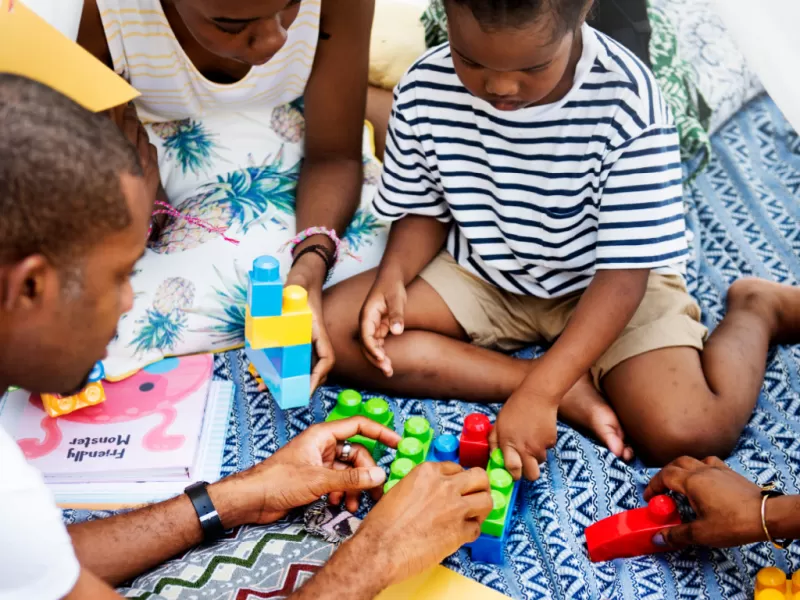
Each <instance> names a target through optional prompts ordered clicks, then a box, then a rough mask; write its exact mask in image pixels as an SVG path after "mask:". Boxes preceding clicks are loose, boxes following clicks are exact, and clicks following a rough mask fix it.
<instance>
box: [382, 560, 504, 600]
mask: <svg viewBox="0 0 800 600" xmlns="http://www.w3.org/2000/svg"><path fill="white" fill-rule="evenodd" d="M449 598H458V599H461V598H469V600H503V599H505V598H508V596H504V595H503V594H501V593H500V592H496V591H494V590H493V589H490V588H488V587H486V586H485V585H481V584H480V583H478V582H477V581H473V580H472V579H469V578H468V577H464V576H463V575H459V574H458V573H456V572H454V571H451V570H450V569H447V568H445V567H443V566H441V565H437V566H435V567H434V568H432V569H430V570H428V571H425V572H424V573H422V574H421V575H417V576H416V577H414V578H412V579H409V580H408V581H404V582H403V583H400V584H398V585H394V586H392V587H390V588H389V589H387V590H386V591H384V592H383V593H381V594H380V595H379V596H378V597H377V598H376V600H444V599H449Z"/></svg>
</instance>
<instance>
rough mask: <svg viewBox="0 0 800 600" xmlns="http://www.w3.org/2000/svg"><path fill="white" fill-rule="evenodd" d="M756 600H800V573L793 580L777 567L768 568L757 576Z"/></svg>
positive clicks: (793, 576)
mask: <svg viewBox="0 0 800 600" xmlns="http://www.w3.org/2000/svg"><path fill="white" fill-rule="evenodd" d="M755 587H756V591H755V596H754V598H755V600H800V571H797V572H795V574H794V575H792V578H791V579H789V578H787V577H786V573H784V572H783V571H781V570H780V569H779V568H777V567H766V568H764V569H761V570H760V571H759V572H758V574H756V586H755Z"/></svg>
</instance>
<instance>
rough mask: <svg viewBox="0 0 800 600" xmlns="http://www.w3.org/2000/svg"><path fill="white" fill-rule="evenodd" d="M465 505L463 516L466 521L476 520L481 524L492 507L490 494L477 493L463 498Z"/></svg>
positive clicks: (485, 492)
mask: <svg viewBox="0 0 800 600" xmlns="http://www.w3.org/2000/svg"><path fill="white" fill-rule="evenodd" d="M464 503H465V505H466V513H465V516H466V517H467V518H468V519H478V521H479V522H481V523H483V522H484V521H485V520H486V517H488V516H489V513H490V512H492V508H493V507H494V505H493V503H492V494H491V493H489V492H488V491H483V492H478V493H477V494H470V495H469V496H465V497H464Z"/></svg>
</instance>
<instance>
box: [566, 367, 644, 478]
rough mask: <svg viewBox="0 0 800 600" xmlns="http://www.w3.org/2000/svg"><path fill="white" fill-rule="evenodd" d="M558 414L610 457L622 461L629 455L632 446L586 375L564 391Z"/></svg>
mask: <svg viewBox="0 0 800 600" xmlns="http://www.w3.org/2000/svg"><path fill="white" fill-rule="evenodd" d="M558 416H559V419H561V420H562V421H564V422H565V423H568V424H569V425H571V426H572V427H574V428H575V429H577V430H579V431H581V432H585V433H588V434H589V435H591V436H593V437H595V438H597V439H598V440H599V441H600V443H602V444H605V446H606V447H607V448H608V449H609V450H610V451H611V453H612V454H614V456H616V457H618V458H621V459H622V460H624V461H626V462H627V461H629V460H631V459H632V458H633V448H631V447H630V446H628V445H626V444H625V433H624V432H623V431H622V425H620V422H619V419H617V415H616V414H615V413H614V410H613V409H612V408H611V407H610V406H609V405H608V403H607V402H606V401H605V400H604V399H603V397H602V396H601V395H600V392H598V391H597V389H596V388H595V387H594V384H593V383H592V380H591V378H590V377H589V375H586V376H584V377H582V378H581V380H580V381H578V383H576V384H575V385H574V386H573V387H572V389H571V390H570V391H569V392H567V395H566V396H564V399H563V400H562V401H561V404H560V406H559V407H558Z"/></svg>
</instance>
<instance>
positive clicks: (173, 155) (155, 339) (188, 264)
mask: <svg viewBox="0 0 800 600" xmlns="http://www.w3.org/2000/svg"><path fill="white" fill-rule="evenodd" d="M147 129H148V133H149V135H150V139H151V141H152V142H153V144H155V145H156V147H157V148H158V152H159V166H160V170H161V178H162V181H163V182H164V187H165V189H166V191H167V195H168V196H169V198H170V202H171V204H172V205H173V206H174V207H175V208H176V209H177V210H178V211H179V212H180V213H181V214H182V215H185V216H190V217H194V218H197V219H202V220H203V221H205V222H206V223H207V224H208V225H210V226H212V227H214V228H220V229H221V230H224V231H225V235H226V236H227V237H229V238H232V239H235V240H237V241H238V242H239V243H238V244H234V243H231V242H229V241H226V240H225V239H224V237H223V236H222V235H220V234H219V233H214V232H210V231H208V230H207V229H204V228H202V227H200V226H198V225H195V224H193V223H191V222H189V221H188V220H186V219H173V220H172V221H171V222H170V223H169V224H168V226H167V227H166V228H165V229H164V231H163V233H162V235H161V237H160V239H159V240H158V242H157V243H154V244H152V245H151V246H150V247H149V248H148V249H147V251H146V252H145V255H144V257H143V258H142V259H141V261H140V262H139V263H138V264H137V265H136V270H135V273H134V276H133V278H132V285H133V291H134V306H133V310H132V311H131V312H129V313H128V314H126V315H123V317H122V319H121V320H120V323H119V327H118V332H117V336H116V337H115V339H114V340H113V341H112V343H111V344H110V345H109V348H108V358H107V359H106V360H105V361H104V362H103V366H104V367H105V370H106V376H107V377H108V379H111V380H117V379H122V378H125V377H127V376H129V375H132V374H133V373H135V372H136V371H138V370H139V369H141V368H142V367H144V366H146V365H148V364H150V363H153V362H156V361H158V360H161V359H162V358H164V357H166V356H179V355H185V354H195V353H201V352H220V351H223V350H227V349H231V348H236V347H241V346H242V345H243V343H244V305H245V299H246V295H247V272H248V271H249V269H250V266H251V265H252V262H253V260H254V259H255V258H257V257H258V256H261V255H263V254H272V255H275V256H276V257H277V258H279V259H280V261H281V269H282V274H283V275H284V276H285V275H286V273H287V272H288V269H289V265H290V257H289V254H288V251H287V250H286V249H282V247H283V246H284V244H285V242H286V241H287V240H289V239H290V238H292V237H293V236H294V235H295V218H294V206H295V189H296V187H297V181H298V177H299V174H300V167H301V165H302V161H303V143H302V142H303V138H304V133H305V121H304V119H303V114H302V104H301V102H294V103H292V104H288V105H285V106H279V107H277V108H275V109H273V110H272V111H266V113H265V112H264V111H259V112H253V113H237V114H222V115H210V116H206V117H203V118H202V119H186V120H183V121H176V122H169V123H158V124H152V125H148V126H147ZM379 176H380V164H379V163H378V161H377V160H376V159H375V158H374V156H373V152H372V135H371V132H370V130H369V129H367V128H366V127H365V131H364V185H363V189H362V198H361V206H360V207H359V209H358V210H357V212H356V214H355V217H354V219H353V222H352V223H351V225H350V228H349V229H348V231H347V234H346V236H345V241H346V243H347V245H348V248H349V250H350V251H351V252H352V253H353V254H354V255H355V256H356V258H353V257H345V258H344V259H343V260H341V261H340V263H339V265H337V267H336V269H335V270H334V273H333V277H332V279H331V282H330V285H333V284H334V283H336V282H337V281H341V280H342V279H345V278H347V277H351V276H353V275H355V274H357V273H359V272H361V271H363V270H366V269H370V268H372V267H375V266H376V265H377V264H378V263H379V261H380V258H381V255H382V253H383V248H384V246H385V242H386V234H387V228H386V227H385V226H384V225H383V224H382V223H380V222H378V220H377V219H376V218H375V217H374V216H373V214H372V212H371V211H370V204H371V201H372V197H373V195H374V193H375V190H376V187H377V183H378V180H379Z"/></svg>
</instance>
